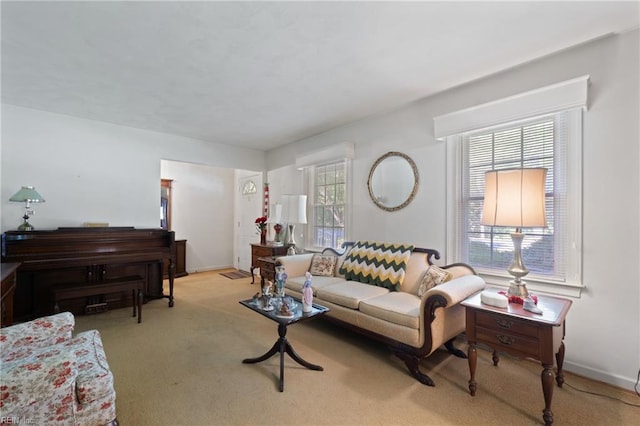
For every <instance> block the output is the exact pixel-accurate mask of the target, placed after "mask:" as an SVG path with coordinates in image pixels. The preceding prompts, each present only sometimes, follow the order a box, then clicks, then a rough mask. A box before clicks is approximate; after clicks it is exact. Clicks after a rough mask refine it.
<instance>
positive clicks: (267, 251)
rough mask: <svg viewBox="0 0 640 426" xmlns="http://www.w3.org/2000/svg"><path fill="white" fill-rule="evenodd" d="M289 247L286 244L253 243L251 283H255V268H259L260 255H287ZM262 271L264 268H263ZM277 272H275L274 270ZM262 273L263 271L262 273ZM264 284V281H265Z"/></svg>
mask: <svg viewBox="0 0 640 426" xmlns="http://www.w3.org/2000/svg"><path fill="white" fill-rule="evenodd" d="M288 248H289V247H288V246H286V245H282V246H272V245H269V244H267V245H262V244H251V268H250V269H251V284H253V283H254V275H253V270H254V269H255V268H259V267H260V265H259V262H258V258H260V257H269V256H286V255H287V249H288ZM261 271H262V269H261ZM274 271H275V269H274ZM274 273H275V272H274ZM260 275H262V272H261V273H260ZM263 284H264V281H263Z"/></svg>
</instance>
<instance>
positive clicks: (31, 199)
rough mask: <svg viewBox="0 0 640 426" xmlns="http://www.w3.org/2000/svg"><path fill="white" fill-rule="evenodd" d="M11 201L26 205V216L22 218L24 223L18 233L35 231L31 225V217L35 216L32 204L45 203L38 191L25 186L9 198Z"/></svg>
mask: <svg viewBox="0 0 640 426" xmlns="http://www.w3.org/2000/svg"><path fill="white" fill-rule="evenodd" d="M9 201H15V202H18V203H25V206H24V216H22V219H24V222H23V223H22V225H20V226H19V227H18V231H33V229H34V228H33V226H31V224H30V223H29V217H31V216H33V215H34V214H35V212H34V211H33V209H32V208H31V205H30V204H31V203H44V198H42V196H41V195H40V194H38V191H36V190H35V188H34V187H33V186H23V187H22V188H21V189H20V191H18V192H16V193H15V194H13V196H12V197H11V198H9Z"/></svg>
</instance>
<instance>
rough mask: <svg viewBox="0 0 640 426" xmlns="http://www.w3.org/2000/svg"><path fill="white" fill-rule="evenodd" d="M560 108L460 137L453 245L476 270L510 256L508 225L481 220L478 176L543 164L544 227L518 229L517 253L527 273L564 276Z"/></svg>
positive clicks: (501, 266) (500, 264)
mask: <svg viewBox="0 0 640 426" xmlns="http://www.w3.org/2000/svg"><path fill="white" fill-rule="evenodd" d="M565 115H566V113H558V114H553V115H547V116H544V117H538V118H535V119H532V120H528V121H523V122H518V123H510V124H507V125H503V126H500V127H495V128H491V129H484V130H481V131H476V132H470V133H468V134H464V135H463V139H462V142H463V143H462V163H463V164H462V199H461V202H462V204H463V205H462V208H460V209H459V210H458V213H459V214H458V218H457V222H458V226H459V232H460V234H461V236H462V238H461V239H460V241H461V242H462V243H461V245H460V247H459V250H460V255H461V256H462V258H463V259H464V261H465V262H467V263H469V264H471V265H472V266H474V267H475V268H477V269H478V270H480V271H489V272H491V271H492V270H495V271H500V272H504V271H505V270H506V269H507V268H508V267H509V265H510V264H511V261H512V260H513V242H512V240H511V235H510V233H511V232H513V228H505V227H498V226H495V227H491V226H484V225H481V224H480V222H481V219H482V206H483V202H484V176H485V172H487V171H490V170H499V169H509V168H519V167H524V168H527V167H545V168H547V170H548V171H547V181H546V191H545V192H546V198H545V201H546V216H547V228H531V229H524V230H523V232H524V233H525V238H524V241H523V243H522V257H523V260H524V264H525V265H526V266H527V269H529V271H530V275H540V276H544V277H547V278H551V279H555V280H564V278H565V264H564V256H563V253H564V251H565V247H564V244H565V241H566V238H564V234H565V232H566V230H565V226H564V224H565V222H566V219H565V218H566V216H567V209H566V201H565V200H566V178H565V176H566V160H565V159H566V147H567V130H566V128H567V124H566V123H567V120H566V117H565Z"/></svg>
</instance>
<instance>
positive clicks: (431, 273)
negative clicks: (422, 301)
mask: <svg viewBox="0 0 640 426" xmlns="http://www.w3.org/2000/svg"><path fill="white" fill-rule="evenodd" d="M450 279H451V274H450V273H449V272H447V271H445V270H444V269H442V268H439V267H437V266H436V265H431V266H429V269H427V271H426V272H425V273H424V276H423V277H422V281H421V282H420V287H418V297H422V296H423V295H424V294H425V293H426V292H427V291H429V290H431V289H432V288H433V287H435V286H437V285H439V284H442V283H445V282H447V281H449V280H450Z"/></svg>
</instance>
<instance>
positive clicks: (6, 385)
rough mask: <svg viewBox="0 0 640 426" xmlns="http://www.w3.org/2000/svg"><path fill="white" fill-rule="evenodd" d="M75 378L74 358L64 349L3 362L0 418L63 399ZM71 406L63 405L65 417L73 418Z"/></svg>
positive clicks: (55, 347)
mask: <svg viewBox="0 0 640 426" xmlns="http://www.w3.org/2000/svg"><path fill="white" fill-rule="evenodd" d="M77 375H78V368H77V364H76V358H75V356H74V354H73V351H71V350H70V349H69V348H67V347H66V346H65V345H51V346H47V347H45V348H36V349H35V350H33V351H31V352H30V354H29V356H26V357H21V358H18V359H15V360H13V361H10V362H6V361H3V362H2V364H0V377H1V378H2V385H1V388H2V392H1V393H0V407H2V413H3V415H4V414H5V413H11V412H12V411H13V410H16V409H19V408H20V407H27V406H29V405H33V404H35V403H36V402H37V401H42V400H47V399H49V398H52V397H53V398H58V399H62V398H64V397H65V395H68V391H69V390H70V389H73V387H74V384H75V380H76V376H77ZM72 402H73V400H72V399H70V400H69V401H67V403H65V404H64V405H65V413H67V411H68V413H67V414H71V415H72V407H70V404H71V403H72ZM2 423H4V422H2Z"/></svg>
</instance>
